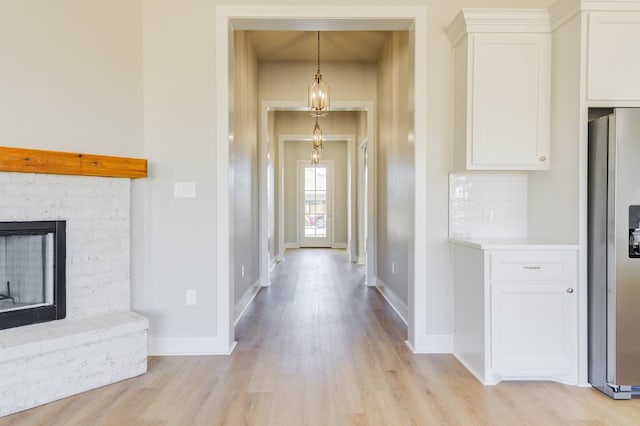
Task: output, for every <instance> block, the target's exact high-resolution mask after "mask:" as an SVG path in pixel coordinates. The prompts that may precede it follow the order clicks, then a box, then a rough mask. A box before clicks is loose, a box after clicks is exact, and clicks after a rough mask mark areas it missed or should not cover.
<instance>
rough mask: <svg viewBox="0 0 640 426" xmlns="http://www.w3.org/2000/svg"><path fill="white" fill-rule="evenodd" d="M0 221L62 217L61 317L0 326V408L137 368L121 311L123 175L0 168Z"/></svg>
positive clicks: (125, 237) (125, 219)
mask: <svg viewBox="0 0 640 426" xmlns="http://www.w3.org/2000/svg"><path fill="white" fill-rule="evenodd" d="M0 220H1V221H38V220H66V221H67V234H66V238H67V259H66V272H67V279H66V294H67V317H66V318H65V319H63V320H58V321H52V322H47V323H41V324H34V325H28V326H24V327H17V328H10V329H6V330H0V371H2V378H1V379H0V416H4V415H7V414H11V413H14V412H17V411H21V410H25V409H28V408H31V407H34V406H37V405H40V404H44V403H47V402H51V401H54V400H56V399H60V398H64V397H66V396H69V395H73V394H76V393H79V392H83V391H86V390H89V389H93V388H97V387H100V386H104V385H106V384H109V383H113V382H116V381H118V380H123V379H126V378H129V377H134V376H138V375H140V374H144V373H145V372H146V369H147V329H148V321H147V319H146V318H144V317H142V316H141V315H138V314H136V313H134V312H131V310H130V292H129V291H130V277H129V269H130V256H129V251H130V248H129V246H130V180H129V179H123V178H117V179H116V178H102V177H86V176H59V175H45V174H31V173H0Z"/></svg>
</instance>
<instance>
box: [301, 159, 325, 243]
mask: <svg viewBox="0 0 640 426" xmlns="http://www.w3.org/2000/svg"><path fill="white" fill-rule="evenodd" d="M298 170H299V173H298V176H299V183H298V187H299V188H300V189H301V191H300V195H301V197H300V199H301V203H300V207H299V210H298V211H299V220H300V231H299V232H300V233H299V235H300V247H331V243H332V239H333V234H332V232H331V231H332V222H333V221H332V210H331V208H332V202H331V201H332V200H333V176H332V164H331V162H329V161H326V162H325V161H321V162H320V164H319V165H317V166H313V165H311V164H308V163H307V162H301V163H299V165H298Z"/></svg>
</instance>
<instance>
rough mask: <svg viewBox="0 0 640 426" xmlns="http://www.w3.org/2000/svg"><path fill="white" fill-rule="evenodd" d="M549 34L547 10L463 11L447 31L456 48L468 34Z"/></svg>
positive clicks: (492, 9)
mask: <svg viewBox="0 0 640 426" xmlns="http://www.w3.org/2000/svg"><path fill="white" fill-rule="evenodd" d="M505 32H506V33H548V32H551V26H550V24H549V12H548V11H547V9H494V8H491V9H462V10H461V11H460V12H459V13H458V14H457V15H456V17H455V18H454V19H453V21H452V22H451V24H450V25H449V28H448V29H447V36H448V37H449V40H451V44H452V45H453V46H455V45H456V44H458V42H460V40H462V38H463V37H464V36H465V35H466V34H467V33H505Z"/></svg>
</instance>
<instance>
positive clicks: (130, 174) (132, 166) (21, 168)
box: [0, 147, 147, 179]
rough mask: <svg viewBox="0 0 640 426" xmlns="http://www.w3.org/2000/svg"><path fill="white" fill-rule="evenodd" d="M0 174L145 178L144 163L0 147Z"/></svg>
mask: <svg viewBox="0 0 640 426" xmlns="http://www.w3.org/2000/svg"><path fill="white" fill-rule="evenodd" d="M0 171H2V172H19V173H46V174H54V175H76V176H103V177H116V178H131V179H136V178H143V177H147V160H144V159H140V158H127V157H110V156H106V155H91V154H79V153H73V152H58V151H43V150H37V149H23V148H8V147H0Z"/></svg>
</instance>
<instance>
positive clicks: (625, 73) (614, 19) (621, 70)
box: [587, 12, 640, 101]
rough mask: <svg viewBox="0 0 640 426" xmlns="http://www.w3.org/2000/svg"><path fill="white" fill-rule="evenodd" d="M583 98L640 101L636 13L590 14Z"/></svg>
mask: <svg viewBox="0 0 640 426" xmlns="http://www.w3.org/2000/svg"><path fill="white" fill-rule="evenodd" d="M588 23H589V24H588V40H587V70H588V72H587V97H588V99H589V100H592V101H640V12H590V13H589V15H588Z"/></svg>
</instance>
